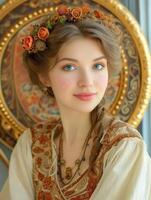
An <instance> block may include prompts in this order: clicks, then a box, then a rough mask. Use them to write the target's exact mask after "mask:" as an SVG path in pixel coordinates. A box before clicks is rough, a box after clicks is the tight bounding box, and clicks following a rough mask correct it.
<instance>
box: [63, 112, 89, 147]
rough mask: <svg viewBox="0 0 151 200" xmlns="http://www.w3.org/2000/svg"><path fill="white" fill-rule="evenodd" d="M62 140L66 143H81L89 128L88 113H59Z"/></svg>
mask: <svg viewBox="0 0 151 200" xmlns="http://www.w3.org/2000/svg"><path fill="white" fill-rule="evenodd" d="M61 121H62V125H63V140H64V142H65V143H66V145H73V146H74V144H76V143H77V142H79V143H83V142H84V141H85V139H86V137H87V134H88V132H89V130H90V128H91V120H90V113H82V114H81V113H80V114H79V113H77V112H72V113H70V115H69V114H67V113H61Z"/></svg>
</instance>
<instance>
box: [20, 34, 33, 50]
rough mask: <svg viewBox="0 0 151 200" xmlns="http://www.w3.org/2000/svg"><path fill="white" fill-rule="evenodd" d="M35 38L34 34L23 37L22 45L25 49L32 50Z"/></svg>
mask: <svg viewBox="0 0 151 200" xmlns="http://www.w3.org/2000/svg"><path fill="white" fill-rule="evenodd" d="M33 42H34V39H33V37H32V36H30V35H29V36H26V37H24V38H23V39H22V46H23V48H24V49H25V50H31V49H32V47H33Z"/></svg>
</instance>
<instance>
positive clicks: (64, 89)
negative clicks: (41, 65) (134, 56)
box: [48, 37, 108, 112]
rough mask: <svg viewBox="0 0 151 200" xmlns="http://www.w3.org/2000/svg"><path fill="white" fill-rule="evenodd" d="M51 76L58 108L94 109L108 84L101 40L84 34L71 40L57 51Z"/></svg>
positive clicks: (50, 72) (49, 76) (50, 79)
mask: <svg viewBox="0 0 151 200" xmlns="http://www.w3.org/2000/svg"><path fill="white" fill-rule="evenodd" d="M48 79H49V81H50V82H49V83H50V86H51V87H52V90H53V92H54V95H55V98H56V100H57V103H58V106H59V108H61V109H69V110H74V111H78V112H91V111H92V110H93V109H94V108H95V107H96V106H97V105H98V104H99V103H100V101H101V99H102V98H103V96H104V93H105V90H106V88H107V85H108V69H107V59H106V57H105V54H104V52H103V50H102V48H101V44H100V43H99V42H98V41H96V40H93V39H90V38H84V37H76V38H74V39H72V40H69V41H68V42H66V43H65V44H64V45H63V46H62V47H61V49H60V51H59V52H58V56H57V60H56V64H55V66H54V67H53V68H52V69H51V70H50V71H49V74H48Z"/></svg>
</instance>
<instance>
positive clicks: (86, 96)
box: [74, 93, 96, 101]
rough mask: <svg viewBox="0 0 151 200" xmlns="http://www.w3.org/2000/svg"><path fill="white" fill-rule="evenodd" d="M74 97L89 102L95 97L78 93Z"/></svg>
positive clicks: (94, 94) (92, 94)
mask: <svg viewBox="0 0 151 200" xmlns="http://www.w3.org/2000/svg"><path fill="white" fill-rule="evenodd" d="M74 96H75V97H77V98H78V99H80V100H83V101H89V100H91V99H93V98H94V97H95V96H96V93H80V94H75V95H74Z"/></svg>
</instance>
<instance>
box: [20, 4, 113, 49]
mask: <svg viewBox="0 0 151 200" xmlns="http://www.w3.org/2000/svg"><path fill="white" fill-rule="evenodd" d="M87 17H88V18H92V19H96V20H98V19H100V20H104V21H105V23H108V24H111V22H112V18H111V17H110V16H106V15H105V14H104V13H103V12H102V11H99V10H92V9H91V8H90V6H89V5H88V4H86V3H85V4H83V5H82V6H81V7H74V8H69V7H67V6H66V5H60V6H59V7H58V8H57V10H56V13H55V14H54V15H53V16H51V17H50V19H48V20H47V21H46V22H45V23H43V24H41V25H33V30H32V31H31V33H30V35H27V36H25V37H23V38H22V41H21V42H22V47H23V48H24V49H25V50H26V51H27V52H28V53H36V52H38V51H44V50H46V49H47V39H48V38H49V35H50V33H51V31H52V30H53V28H54V26H55V25H56V24H58V23H60V24H65V23H74V22H77V21H80V20H82V19H84V18H87Z"/></svg>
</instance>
